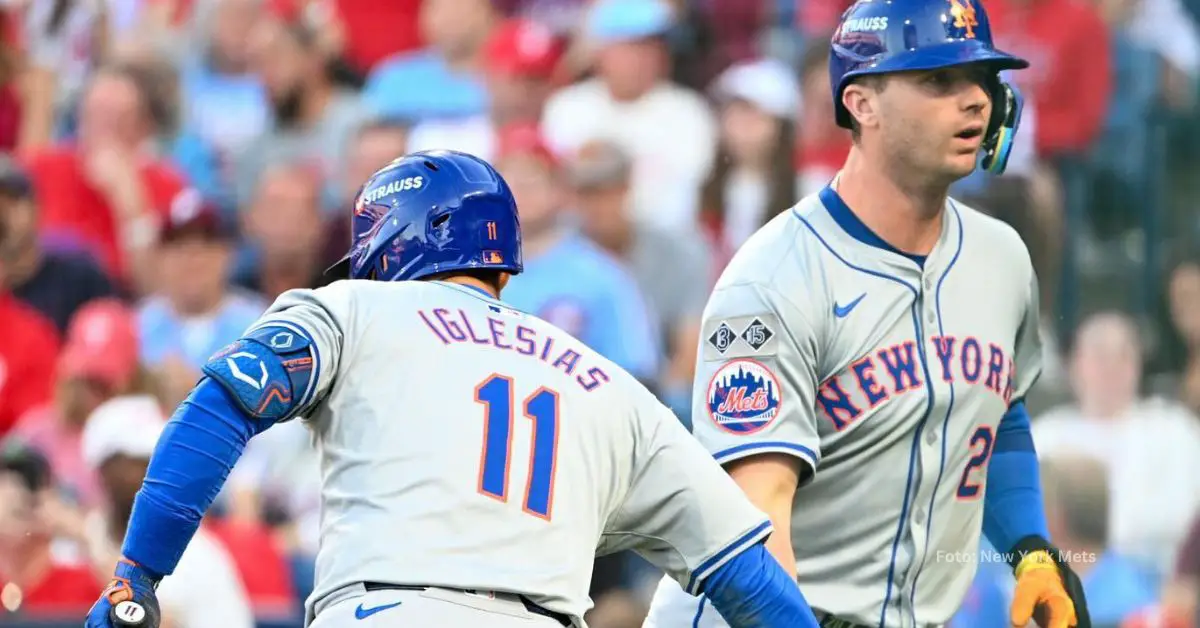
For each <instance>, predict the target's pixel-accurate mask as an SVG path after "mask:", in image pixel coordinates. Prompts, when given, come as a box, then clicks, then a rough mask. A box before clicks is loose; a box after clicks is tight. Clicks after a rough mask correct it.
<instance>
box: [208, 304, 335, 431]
mask: <svg viewBox="0 0 1200 628" xmlns="http://www.w3.org/2000/svg"><path fill="white" fill-rule="evenodd" d="M315 361H316V348H315V347H314V346H313V343H312V340H310V339H309V338H308V336H307V335H306V334H304V333H303V332H301V331H300V330H299V329H296V328H293V327H290V326H288V327H285V326H283V325H265V326H263V327H260V328H258V329H255V330H254V331H251V332H250V333H249V334H247V335H245V336H243V337H242V338H239V339H238V340H237V341H235V342H234V343H233V344H231V345H229V346H227V347H225V348H224V349H222V350H221V351H219V352H218V353H217V354H216V355H214V356H213V357H212V358H211V359H210V360H209V361H208V363H207V364H205V365H204V373H205V374H206V375H208V376H209V377H211V378H212V379H213V381H215V382H217V383H218V384H220V385H221V387H222V388H224V389H225V390H226V392H228V393H229V395H230V396H231V397H232V398H233V399H234V401H235V402H237V404H238V406H239V407H240V408H241V410H242V412H243V413H245V415H246V416H248V417H251V418H253V419H258V420H261V421H266V422H267V423H278V422H281V421H286V420H288V419H291V418H292V417H293V416H295V414H296V413H297V411H298V410H299V409H301V408H304V407H305V406H306V405H307V404H309V403H310V402H311V401H312V400H311V399H309V395H310V393H311V392H312V391H314V390H316V373H317V371H316V369H315V368H314V364H315Z"/></svg>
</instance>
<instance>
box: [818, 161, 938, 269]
mask: <svg viewBox="0 0 1200 628" xmlns="http://www.w3.org/2000/svg"><path fill="white" fill-rule="evenodd" d="M900 179H901V178H900V177H897V176H894V175H893V174H892V173H889V172H888V171H887V169H886V168H885V167H883V166H882V165H881V164H876V163H873V162H872V161H871V160H869V159H868V158H867V156H866V155H865V154H864V153H863V152H862V151H860V150H859V148H858V147H857V146H855V147H854V148H851V149H850V155H849V156H848V157H847V158H846V163H845V165H844V166H843V167H842V170H841V172H840V173H839V174H838V177H837V182H836V186H835V188H836V190H837V193H838V195H839V196H841V197H842V200H844V201H845V202H846V205H847V206H848V207H850V209H851V210H852V211H853V212H854V215H855V216H857V217H858V219H859V220H861V221H862V222H863V224H864V225H866V226H867V227H868V228H869V229H871V231H873V232H874V233H875V234H876V235H878V236H879V237H880V238H883V240H884V241H885V242H887V243H888V244H890V245H892V246H894V247H896V248H897V249H899V250H901V251H903V252H905V253H911V254H914V255H928V254H929V253H930V252H931V251H932V250H933V247H934V246H935V245H936V244H937V241H938V239H939V238H940V237H941V235H942V214H943V213H944V211H943V208H944V207H945V205H946V190H945V188H941V187H939V188H935V189H930V188H925V187H922V186H916V185H906V184H904V183H903V182H902V181H901V180H900Z"/></svg>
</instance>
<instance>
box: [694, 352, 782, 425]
mask: <svg viewBox="0 0 1200 628" xmlns="http://www.w3.org/2000/svg"><path fill="white" fill-rule="evenodd" d="M781 394H782V391H781V390H780V387H779V378H777V377H776V376H775V374H774V373H772V372H771V369H769V368H767V367H766V366H765V365H764V364H763V363H761V362H759V361H757V360H750V359H740V360H731V361H729V362H727V363H725V364H724V365H722V366H721V368H719V369H717V372H716V373H714V374H713V376H712V379H711V380H709V382H708V397H707V403H708V416H709V417H711V418H712V420H713V423H716V424H717V427H719V428H721V429H722V430H725V431H726V432H729V433H732V434H739V435H745V434H753V433H755V432H758V431H760V430H762V429H764V428H766V427H767V426H768V425H770V424H771V422H772V421H774V420H775V417H777V416H779V410H780V406H781V404H782V402H783V399H782V396H781Z"/></svg>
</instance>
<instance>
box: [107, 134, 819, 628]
mask: <svg viewBox="0 0 1200 628" xmlns="http://www.w3.org/2000/svg"><path fill="white" fill-rule="evenodd" d="M356 211H357V212H359V213H362V214H365V213H372V214H374V215H373V220H374V223H373V226H372V227H371V228H370V229H369V230H367V231H366V232H364V233H363V234H361V237H360V239H359V242H358V243H357V244H356V246H355V247H354V248H353V249H352V251H351V253H350V255H349V256H348V258H347V260H346V262H345V264H344V267H345V268H346V272H347V274H348V276H349V278H350V280H349V281H338V282H335V283H333V284H332V285H330V286H328V287H325V288H322V289H318V290H297V291H292V292H289V293H285V294H284V295H282V296H281V297H280V298H279V299H278V300H277V301H276V302H275V303H274V305H272V306H271V307H270V308H269V309H268V311H267V313H266V314H265V315H263V316H262V318H261V319H260V320H259V321H258V322H256V323H255V324H254V325H252V326H251V327H250V329H249V330H247V331H246V332H245V334H244V335H243V337H242V338H241V339H239V340H237V341H235V342H234V343H232V344H231V345H230V346H229V347H228V348H226V349H225V350H223V351H221V352H220V353H218V354H217V355H216V356H214V357H213V358H212V359H211V360H210V361H209V363H208V365H207V366H206V367H205V378H204V379H203V380H202V381H201V382H200V383H199V384H198V385H197V386H196V388H195V390H194V391H193V392H192V394H191V396H190V397H189V398H188V400H187V401H185V402H184V403H183V404H182V405H181V406H180V408H179V410H178V411H177V412H176V413H175V416H174V417H173V419H172V420H171V424H170V425H169V426H168V427H167V429H166V431H165V432H164V435H163V437H162V440H161V441H160V443H159V446H158V450H157V451H156V452H155V455H154V459H153V460H152V462H151V465H150V469H149V471H148V473H147V477H146V482H145V485H144V487H143V490H142V492H141V493H140V494H139V496H138V500H137V502H136V504H135V507H134V514H133V517H132V520H131V523H130V525H129V531H128V534H127V536H126V539H125V544H124V547H123V554H124V559H123V560H122V562H121V563H120V564H119V565H118V566H117V569H116V573H115V575H114V580H113V583H112V584H111V585H110V587H109V589H108V590H107V591H106V592H105V593H104V594H103V596H102V598H101V600H100V601H99V602H97V604H96V606H95V607H93V609H92V612H91V614H90V615H89V619H88V624H87V625H88V626H92V627H108V626H145V627H147V628H157V626H158V623H157V607H156V603H155V601H154V585H155V583H156V582H157V581H158V579H159V578H161V577H163V576H165V575H167V574H169V573H170V571H171V569H172V568H173V566H174V563H175V561H176V560H177V559H178V557H179V553H181V552H182V549H183V547H185V546H186V545H187V540H188V539H189V538H190V536H191V534H192V532H194V530H195V527H196V525H197V524H198V522H199V520H200V517H201V515H202V514H203V513H204V511H205V510H206V509H207V507H208V504H209V503H210V502H211V499H212V498H213V497H214V496H215V495H216V493H217V490H218V489H219V487H220V484H221V482H222V481H223V479H224V477H225V474H226V473H228V471H229V467H230V466H232V464H233V462H234V461H235V460H236V459H237V456H238V454H239V453H240V451H241V449H242V447H244V445H245V443H246V441H247V440H248V439H249V438H251V437H252V436H253V435H254V434H256V433H258V432H260V431H262V430H265V429H268V428H269V427H270V426H271V425H273V424H274V423H278V422H280V421H287V420H291V419H299V420H304V421H306V422H307V423H308V424H309V426H310V427H311V428H312V430H313V432H314V434H315V439H316V443H317V446H318V450H319V454H320V464H321V480H322V485H321V498H322V504H321V506H322V508H321V511H322V512H321V515H322V516H321V536H320V546H319V550H318V554H317V564H316V583H315V584H316V586H315V591H314V593H313V594H312V596H311V597H310V598H309V600H308V601H307V620H306V625H309V626H314V627H317V628H343V627H344V626H351V625H354V626H364V627H377V628H382V627H385V626H430V627H434V626H437V627H447V628H456V627H459V626H462V627H464V628H467V627H472V628H474V627H478V628H519V627H527V628H536V627H539V626H543V627H553V626H576V627H582V626H584V620H583V617H584V614H585V612H586V611H587V610H588V608H589V607H590V605H591V602H590V600H589V599H588V588H589V585H590V583H591V572H592V564H593V560H594V558H595V556H596V555H597V554H605V553H610V552H615V551H618V550H623V549H631V550H634V551H636V552H638V553H640V554H641V555H642V556H644V557H645V558H647V559H648V560H649V561H650V562H652V563H654V564H655V565H657V566H658V567H660V568H662V569H663V570H664V571H666V572H667V573H669V574H671V575H672V577H674V578H677V579H678V583H679V585H680V587H682V588H684V589H686V590H688V591H690V592H693V593H697V594H704V595H707V596H708V597H709V598H711V599H714V600H715V602H716V606H717V609H718V611H719V612H720V613H723V614H724V615H725V616H726V617H727V618H728V619H729V620H730V622H731V624H732V625H734V626H738V627H744V628H792V627H796V626H798V627H801V628H804V627H809V628H815V625H816V623H815V619H814V618H813V615H812V611H811V610H810V609H809V608H808V606H807V605H806V604H805V602H804V599H803V597H802V596H801V594H800V592H799V590H797V589H796V587H795V585H794V584H793V583H792V582H791V580H790V579H789V578H788V577H787V575H786V573H785V572H784V570H783V569H782V568H781V567H780V566H779V564H778V563H776V562H775V561H774V560H773V559H772V558H771V557H770V555H769V554H768V553H767V551H766V550H765V549H764V546H763V541H764V539H766V538H767V536H768V535H769V534H770V532H771V525H770V522H769V520H768V519H767V517H766V516H765V515H764V514H763V513H762V512H760V511H759V510H757V509H756V508H754V507H753V506H752V505H751V503H750V502H749V500H748V499H747V498H746V496H745V495H744V494H742V493H741V491H739V490H738V487H737V486H736V485H735V484H734V483H733V481H732V480H731V479H730V478H729V477H728V476H727V475H726V474H725V473H724V472H723V471H722V470H721V468H720V467H719V466H718V465H717V464H716V463H715V462H714V461H713V460H712V458H711V456H709V455H708V453H707V452H706V451H705V450H704V449H703V447H701V446H700V445H699V444H698V443H696V442H695V440H694V439H692V438H691V436H690V435H689V434H688V433H687V431H686V430H685V429H684V428H683V426H682V424H680V423H679V421H678V420H677V419H676V418H675V416H674V415H673V414H672V413H671V411H670V410H668V409H667V408H666V407H665V406H663V405H662V404H660V403H659V402H658V401H657V400H655V399H654V397H653V395H652V394H651V393H650V392H649V391H647V390H646V389H645V388H644V387H642V385H641V384H639V383H638V382H637V381H636V380H635V379H634V378H633V377H632V376H631V375H629V374H628V373H626V372H624V371H622V370H621V369H619V368H618V367H616V366H615V365H614V364H613V363H611V362H609V361H607V360H605V359H603V358H602V357H601V356H599V355H598V354H597V353H596V352H595V351H592V350H591V349H589V348H587V347H586V346H585V345H583V344H582V343H581V342H579V341H578V340H577V339H576V338H574V337H572V336H570V335H569V334H567V333H566V332H563V331H562V330H560V329H558V328H556V327H554V326H553V325H551V324H549V323H547V322H545V321H542V320H540V319H538V318H536V317H534V316H531V315H527V314H524V313H522V312H518V311H516V310H513V309H511V308H509V307H507V306H506V305H504V303H503V302H502V301H500V300H499V298H498V297H499V295H500V294H501V292H502V290H503V288H504V286H505V285H506V284H507V283H508V281H509V280H510V279H511V278H512V277H513V276H515V275H519V274H520V273H521V271H522V261H521V238H520V226H519V222H518V219H517V211H516V203H515V200H514V198H513V196H512V194H511V192H510V191H509V188H508V185H507V184H506V183H505V182H504V180H503V179H502V178H501V177H500V175H499V174H498V173H496V171H495V170H493V169H492V167H491V166H489V165H488V164H487V163H486V162H483V161H481V160H479V159H477V158H475V157H472V156H469V155H465V154H462V153H455V152H449V151H430V152H426V153H414V154H412V155H408V156H406V157H403V158H401V159H398V160H396V161H395V162H393V163H392V164H391V165H389V166H388V167H386V168H384V169H383V170H381V171H380V172H378V173H376V174H375V175H374V176H373V177H372V178H371V179H369V180H368V181H367V182H366V184H365V185H364V189H363V191H362V192H361V193H360V195H359V203H358V205H357V207H356ZM363 222H368V221H363ZM214 603H217V604H219V603H220V600H214Z"/></svg>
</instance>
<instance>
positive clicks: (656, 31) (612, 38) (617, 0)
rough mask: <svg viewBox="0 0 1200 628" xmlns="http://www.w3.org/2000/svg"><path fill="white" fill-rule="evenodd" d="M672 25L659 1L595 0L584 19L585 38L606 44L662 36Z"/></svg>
mask: <svg viewBox="0 0 1200 628" xmlns="http://www.w3.org/2000/svg"><path fill="white" fill-rule="evenodd" d="M674 23H675V15H674V12H673V11H672V9H671V7H670V6H668V5H667V3H666V2H664V1H663V0H598V2H596V3H595V4H594V5H592V8H591V10H590V11H589V13H588V17H587V35H588V37H589V38H591V39H592V40H593V41H595V42H596V43H601V44H607V43H614V42H619V41H629V40H634V39H645V38H647V37H656V36H658V35H662V34H665V33H666V32H667V31H669V30H671V27H672V26H673V25H674Z"/></svg>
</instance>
